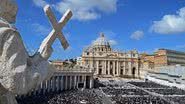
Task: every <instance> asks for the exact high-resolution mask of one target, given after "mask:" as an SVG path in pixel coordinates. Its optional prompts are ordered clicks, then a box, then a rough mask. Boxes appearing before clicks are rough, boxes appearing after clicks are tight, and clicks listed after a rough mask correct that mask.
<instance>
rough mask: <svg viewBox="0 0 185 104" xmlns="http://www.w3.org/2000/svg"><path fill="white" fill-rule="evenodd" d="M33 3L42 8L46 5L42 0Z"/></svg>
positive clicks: (35, 0)
mask: <svg viewBox="0 0 185 104" xmlns="http://www.w3.org/2000/svg"><path fill="white" fill-rule="evenodd" d="M33 3H34V4H35V5H36V6H38V7H44V6H45V5H47V4H48V3H47V2H46V1H44V0H33Z"/></svg>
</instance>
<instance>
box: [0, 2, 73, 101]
mask: <svg viewBox="0 0 185 104" xmlns="http://www.w3.org/2000/svg"><path fill="white" fill-rule="evenodd" d="M49 9H50V8H49V6H46V9H45V12H46V14H47V16H48V17H49V19H50V21H51V20H53V19H52V18H53V17H52V18H50V15H51V14H50V13H47V12H48V10H49ZM50 12H51V10H50ZM16 13H17V5H16V1H15V0H0V104H17V102H16V100H15V96H14V95H15V94H19V95H21V94H26V93H28V92H29V91H30V90H31V89H33V88H35V87H37V86H38V85H39V84H40V82H42V81H44V80H46V79H47V78H50V77H51V75H52V73H53V71H52V70H53V69H55V68H54V67H53V66H52V65H50V63H49V62H48V61H47V59H48V58H49V57H50V55H51V53H52V47H51V45H52V44H53V41H54V40H55V39H56V38H59V40H61V42H62V41H63V40H64V41H63V42H62V45H63V47H64V48H67V46H68V44H67V43H66V42H67V41H66V40H65V38H64V36H63V35H62V33H60V32H59V30H55V28H57V29H61V28H62V27H63V26H64V24H65V23H66V22H67V20H68V19H69V18H70V17H69V16H67V17H66V16H65V15H64V16H63V17H64V18H63V19H61V20H62V21H60V22H59V24H57V22H55V24H52V25H53V28H54V29H53V30H52V32H51V33H50V34H49V35H48V37H47V38H46V39H45V40H44V41H43V42H42V44H41V46H40V48H39V51H38V52H36V53H35V54H34V55H33V56H29V54H28V52H27V51H26V49H25V47H24V44H23V41H22V38H21V35H20V34H19V32H18V30H17V29H16V28H15V26H14V25H13V24H14V23H15V20H16ZM67 14H70V16H72V13H71V12H70V13H67ZM54 20H55V19H54ZM51 23H54V22H52V21H51ZM57 26H59V27H60V28H58V27H57ZM57 33H60V35H56V34H57Z"/></svg>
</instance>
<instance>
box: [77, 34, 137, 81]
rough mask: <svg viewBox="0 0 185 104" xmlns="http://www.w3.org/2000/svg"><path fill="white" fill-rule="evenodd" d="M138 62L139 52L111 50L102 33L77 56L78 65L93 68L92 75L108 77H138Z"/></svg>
mask: <svg viewBox="0 0 185 104" xmlns="http://www.w3.org/2000/svg"><path fill="white" fill-rule="evenodd" d="M139 62H140V59H139V53H138V52H137V51H136V50H132V51H128V52H120V51H116V50H113V49H112V48H111V46H110V43H109V41H108V40H107V39H106V37H105V35H104V34H103V33H100V36H99V37H98V38H97V39H96V40H95V41H94V42H92V44H91V45H90V46H89V47H88V48H86V49H85V50H84V51H83V52H82V55H81V57H78V58H77V64H78V65H82V66H88V67H91V68H94V76H97V77H108V78H109V77H110V78H111V77H132V78H137V77H139V76H140V64H139Z"/></svg>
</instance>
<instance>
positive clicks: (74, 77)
mask: <svg viewBox="0 0 185 104" xmlns="http://www.w3.org/2000/svg"><path fill="white" fill-rule="evenodd" d="M76 82H77V80H76V75H75V76H74V86H73V88H74V89H76Z"/></svg>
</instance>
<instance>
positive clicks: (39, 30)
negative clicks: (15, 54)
mask: <svg viewBox="0 0 185 104" xmlns="http://www.w3.org/2000/svg"><path fill="white" fill-rule="evenodd" d="M32 28H33V30H34V32H35V33H36V35H48V34H49V32H50V31H51V30H50V28H48V27H45V26H43V25H40V24H38V23H34V24H32Z"/></svg>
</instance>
